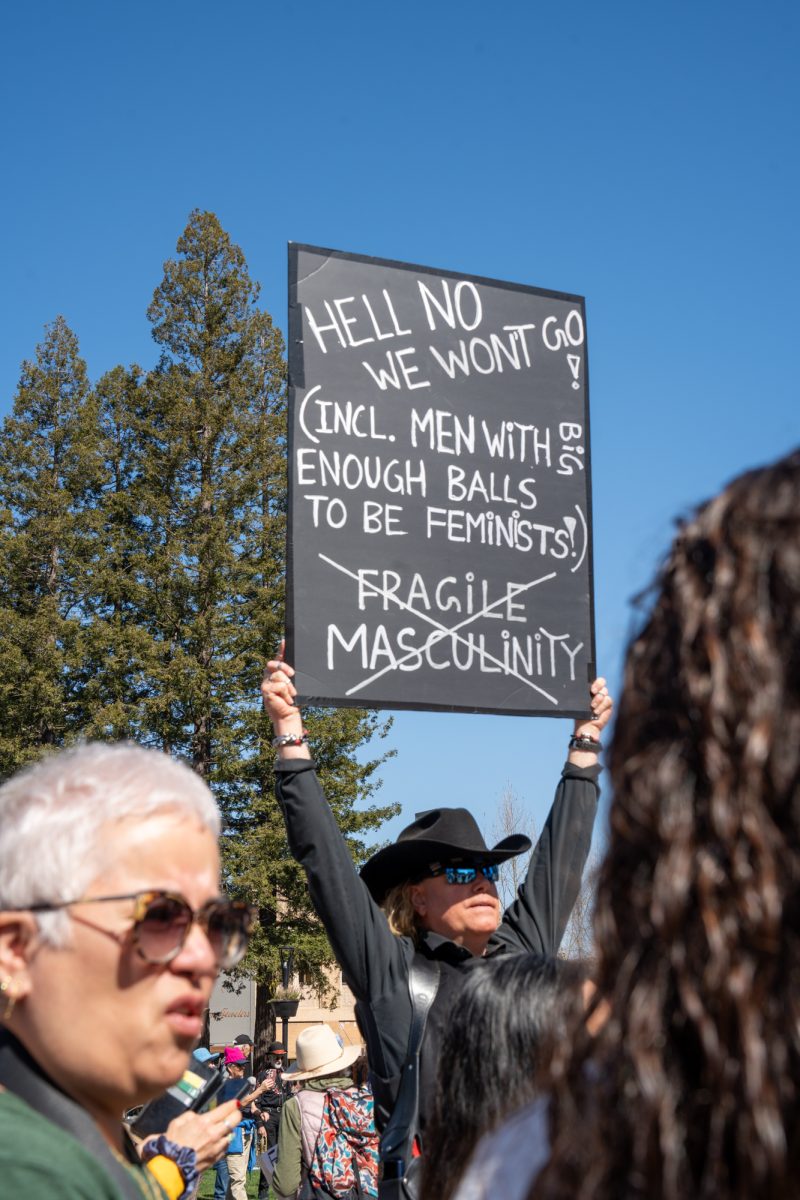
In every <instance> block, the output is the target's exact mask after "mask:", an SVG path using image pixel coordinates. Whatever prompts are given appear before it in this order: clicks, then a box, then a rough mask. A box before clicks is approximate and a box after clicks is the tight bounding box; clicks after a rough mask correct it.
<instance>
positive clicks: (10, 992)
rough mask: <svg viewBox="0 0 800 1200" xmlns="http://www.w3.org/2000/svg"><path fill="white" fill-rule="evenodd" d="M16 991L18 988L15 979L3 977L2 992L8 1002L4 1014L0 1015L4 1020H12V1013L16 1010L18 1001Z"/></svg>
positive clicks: (0, 983) (0, 989)
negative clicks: (15, 1006)
mask: <svg viewBox="0 0 800 1200" xmlns="http://www.w3.org/2000/svg"><path fill="white" fill-rule="evenodd" d="M15 991H16V989H15V988H14V981H13V979H3V980H2V982H0V993H2V996H3V999H4V1000H5V1002H6V1006H5V1008H4V1009H3V1012H2V1016H0V1019H2V1020H3V1021H10V1020H11V1014H12V1013H13V1011H14V1005H15V1004H16V1003H17V997H16V994H15Z"/></svg>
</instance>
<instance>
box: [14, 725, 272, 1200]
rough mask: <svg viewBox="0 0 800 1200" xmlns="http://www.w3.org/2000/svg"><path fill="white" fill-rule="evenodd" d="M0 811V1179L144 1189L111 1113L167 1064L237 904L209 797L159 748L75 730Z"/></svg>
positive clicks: (78, 1190)
mask: <svg viewBox="0 0 800 1200" xmlns="http://www.w3.org/2000/svg"><path fill="white" fill-rule="evenodd" d="M0 826H2V829H3V837H2V839H0V1023H1V1024H2V1030H1V1031H0V1179H2V1180H3V1189H4V1193H7V1194H8V1195H10V1196H24V1197H25V1198H26V1200H45V1198H47V1200H50V1198H51V1197H53V1196H58V1197H59V1200H73V1198H74V1200H78V1198H81V1200H82V1198H83V1197H85V1196H87V1195H91V1196H92V1197H93V1200H120V1198H121V1197H122V1198H125V1200H130V1198H131V1197H133V1198H134V1200H138V1198H139V1197H141V1196H146V1197H155V1196H160V1195H161V1194H162V1193H161V1190H160V1187H159V1185H158V1184H157V1182H156V1181H155V1178H154V1176H153V1174H152V1173H150V1172H146V1171H145V1170H144V1169H143V1168H142V1166H141V1163H140V1160H139V1158H138V1156H137V1154H136V1152H135V1149H134V1148H133V1146H132V1144H131V1142H130V1140H129V1138H128V1136H127V1134H126V1132H125V1130H124V1129H123V1125H122V1121H121V1114H122V1113H123V1112H125V1111H127V1110H128V1109H131V1108H133V1107H135V1106H137V1105H140V1104H145V1103H146V1102H147V1101H148V1100H151V1099H153V1098H154V1097H156V1096H157V1095H159V1094H160V1093H162V1092H163V1091H164V1089H165V1088H167V1087H169V1086H170V1085H171V1084H173V1083H174V1082H175V1081H176V1080H178V1079H179V1078H180V1077H181V1075H182V1073H183V1071H184V1070H185V1068H186V1066H187V1063H188V1062H189V1056H190V1054H191V1052H192V1049H193V1047H194V1046H195V1045H196V1044H197V1041H198V1039H199V1038H200V1036H201V1034H202V1032H203V1019H204V1013H205V1009H206V1007H207V1005H208V1000H209V997H210V994H211V989H212V986H213V984H214V981H215V979H216V976H217V974H218V972H219V971H220V970H227V969H229V968H230V967H232V966H234V965H235V964H236V963H237V962H239V960H240V959H241V958H242V956H243V955H244V953H245V950H246V949H247V942H248V937H249V934H250V930H251V927H252V924H253V919H254V914H253V912H252V910H251V909H250V908H249V906H248V905H246V904H244V903H242V902H240V901H238V900H233V899H230V898H228V897H227V896H224V895H222V894H221V893H220V870H219V852H218V846H217V841H218V836H219V829H220V818H219V812H218V809H217V806H216V803H215V801H214V799H213V797H212V795H211V793H210V791H209V789H208V787H207V785H206V784H205V783H204V781H203V780H202V779H200V777H199V776H198V775H196V774H195V773H194V772H193V771H192V770H190V769H189V768H188V767H187V766H185V765H183V764H181V763H179V762H176V761H174V760H172V759H170V758H169V757H168V756H167V755H165V754H161V753H159V752H157V751H155V750H146V749H144V748H142V747H139V746H132V745H118V746H112V745H99V744H90V745H84V746H78V747H76V748H74V749H71V750H66V751H63V752H61V753H58V754H53V755H50V756H48V757H46V758H44V759H42V761H40V762H38V763H35V764H33V765H32V766H30V767H28V768H26V769H25V770H23V771H20V772H18V773H17V774H16V775H14V776H12V777H11V778H10V779H9V780H7V781H6V782H5V783H4V784H3V785H2V787H0ZM160 1157H162V1158H163V1157H164V1156H163V1155H162V1156H160ZM162 1166H164V1169H165V1170H166V1169H167V1164H166V1163H162ZM173 1166H174V1167H175V1170H176V1171H178V1172H179V1171H180V1164H174V1163H173ZM173 1174H174V1172H173Z"/></svg>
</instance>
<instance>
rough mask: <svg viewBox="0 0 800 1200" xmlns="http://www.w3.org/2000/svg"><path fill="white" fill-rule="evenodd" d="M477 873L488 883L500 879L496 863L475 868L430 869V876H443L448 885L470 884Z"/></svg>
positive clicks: (436, 867)
mask: <svg viewBox="0 0 800 1200" xmlns="http://www.w3.org/2000/svg"><path fill="white" fill-rule="evenodd" d="M479 872H480V874H481V875H483V876H484V878H485V879H488V880H489V882H490V883H497V880H498V879H499V878H500V867H499V866H498V864H497V863H484V864H483V866H475V867H440V866H439V865H438V864H436V865H434V866H432V867H431V869H430V874H431V875H432V876H434V877H435V876H437V875H444V877H445V879H446V880H447V882H448V883H472V882H473V881H474V880H475V879H477V877H478V873H479Z"/></svg>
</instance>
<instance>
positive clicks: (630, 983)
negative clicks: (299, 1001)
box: [0, 451, 800, 1200]
mask: <svg viewBox="0 0 800 1200" xmlns="http://www.w3.org/2000/svg"><path fill="white" fill-rule="evenodd" d="M641 603H642V607H643V617H642V621H641V628H640V630H639V631H638V632H637V633H636V634H635V636H634V637H633V639H632V641H631V644H630V646H629V648H628V652H627V656H626V663H625V671H624V678H623V685H622V693H621V697H620V702H619V704H618V705H617V712H616V719H615V726H614V733H613V738H612V740H611V742H610V745H609V747H608V748H607V762H608V768H609V773H610V778H611V783H612V791H613V794H612V797H611V802H610V810H609V831H608V838H607V846H606V850H605V856H604V859H603V863H602V866H601V869H600V873H599V879H598V884H597V897H596V905H595V914H594V951H593V955H592V957H591V959H590V960H588V961H586V962H584V963H577V964H576V963H567V962H563V961H561V960H559V958H558V950H559V944H560V941H561V937H562V934H563V932H564V929H565V926H566V923H567V921H568V919H569V916H570V912H571V909H572V906H573V904H574V901H575V898H576V895H577V893H578V889H579V887H580V884H581V877H582V873H583V869H584V865H585V861H586V856H587V853H588V849H589V845H590V841H591V837H592V830H593V825H594V820H595V815H596V811H597V797H598V788H597V777H598V773H599V765H598V756H599V754H600V751H601V748H602V745H601V740H602V738H603V736H604V734H605V732H606V731H607V727H608V724H609V721H610V718H611V715H612V711H613V708H614V706H613V704H612V700H611V697H610V696H609V693H608V688H607V686H606V684H605V681H604V680H603V679H598V680H596V681H595V682H594V683H593V684H592V685H591V688H590V694H589V698H588V708H587V714H588V715H587V717H586V719H585V720H581V721H578V722H576V724H575V728H574V730H573V733H572V736H571V738H570V739H569V745H568V748H567V750H568V753H567V761H566V763H565V766H564V769H563V771H562V775H561V778H560V780H559V781H558V785H557V788H556V793H555V799H554V802H553V806H552V808H551V811H550V815H549V817H548V819H547V822H546V824H545V827H544V829H543V832H542V835H541V837H540V838H539V841H538V843H537V845H536V847H535V848H534V849H533V853H532V857H531V861H530V866H529V869H528V872H527V875H526V878H525V879H524V881H523V883H522V885H521V886H520V889H519V892H518V894H517V896H516V898H515V899H514V901H513V902H512V904H511V905H510V906H509V907H508V908H507V909H506V911H505V912H501V911H500V902H499V899H498V892H497V875H498V870H499V867H500V865H501V864H502V863H503V862H505V861H507V860H508V859H509V858H512V857H514V856H515V855H518V854H521V853H524V852H526V851H527V850H528V849H529V848H530V843H529V842H528V839H527V838H525V837H523V836H521V835H510V836H509V837H506V838H504V839H503V840H502V841H500V842H499V843H497V844H496V845H489V844H488V843H487V842H486V841H485V840H484V838H483V835H482V834H481V831H480V829H479V828H478V826H477V824H476V822H475V820H474V818H473V817H472V816H471V814H470V813H469V812H467V811H466V810H465V809H462V808H452V807H444V806H442V807H435V808H431V809H429V810H427V811H425V812H422V813H420V814H419V815H418V816H417V818H416V819H415V820H414V821H413V822H412V823H411V824H410V825H409V826H407V828H406V829H404V830H403V831H402V833H401V834H400V835H399V837H398V838H397V839H396V841H395V842H394V843H392V844H391V845H388V846H385V847H384V848H382V849H381V850H379V851H378V852H377V853H376V854H375V855H373V857H372V858H371V859H370V860H369V861H368V862H367V863H366V864H365V865H364V866H363V867H362V868H361V871H360V873H359V872H357V871H356V869H355V868H354V866H353V862H352V858H351V855H350V852H349V850H348V848H347V846H346V844H345V842H344V840H343V838H342V836H341V834H340V832H339V830H338V828H337V825H336V821H335V818H334V816H333V814H332V812H331V809H330V807H329V806H328V804H327V801H326V799H325V796H324V794H323V791H322V789H321V786H320V783H319V780H318V779H317V776H316V773H315V769H314V763H313V759H312V757H311V751H310V748H309V745H308V740H307V736H306V734H305V732H304V729H303V722H302V715H301V713H300V711H299V709H298V708H297V706H296V703H295V689H294V685H293V683H292V675H293V672H292V669H291V666H290V665H289V664H288V663H286V662H285V661H284V660H283V657H282V656H280V657H277V658H275V659H274V660H272V661H271V662H270V663H269V664H268V667H267V672H266V675H265V679H264V683H263V687H262V692H263V698H264V703H265V707H266V710H267V713H268V715H269V718H270V720H271V722H272V726H273V731H274V743H273V744H274V746H275V750H276V794H277V796H278V799H279V802H280V805H281V809H282V812H283V816H284V819H285V822H286V831H287V837H288V843H289V847H290V849H291V852H292V853H293V855H294V856H295V858H296V859H297V861H298V862H299V863H300V864H301V865H302V867H303V868H304V870H305V872H306V876H307V879H308V887H309V891H310V895H311V898H312V900H313V902H314V905H315V908H316V911H317V913H318V914H319V917H320V919H321V920H322V922H323V924H324V926H325V929H326V931H327V933H328V937H329V939H330V942H331V946H332V948H333V951H334V954H335V955H336V958H337V960H338V962H339V964H340V966H341V968H342V972H343V977H344V979H345V981H346V982H347V984H348V985H349V987H350V988H351V990H352V991H353V993H354V996H355V998H356V1016H357V1020H358V1023H359V1028H360V1030H361V1033H362V1036H363V1039H364V1048H365V1054H364V1056H362V1053H361V1047H359V1046H343V1045H342V1044H341V1042H340V1041H339V1040H338V1039H337V1038H336V1036H335V1034H334V1031H333V1030H332V1029H329V1028H328V1027H327V1026H324V1025H322V1026H316V1027H313V1026H312V1027H311V1028H309V1029H307V1030H305V1031H303V1032H302V1033H301V1034H300V1035H299V1036H298V1039H297V1046H296V1050H295V1053H296V1062H295V1065H294V1066H293V1067H288V1068H287V1067H286V1066H285V1062H286V1056H285V1054H284V1053H283V1052H284V1050H285V1047H283V1046H282V1045H281V1044H280V1043H273V1044H272V1045H271V1046H270V1047H269V1050H268V1053H267V1054H266V1055H265V1057H264V1061H263V1062H261V1061H259V1060H258V1055H256V1060H257V1065H258V1067H259V1070H258V1074H257V1075H256V1076H255V1078H253V1079H248V1075H249V1074H251V1072H250V1071H249V1070H248V1067H249V1062H250V1057H249V1056H250V1054H251V1052H252V1049H253V1048H252V1045H251V1044H250V1043H249V1041H248V1040H247V1039H245V1041H244V1043H241V1042H240V1043H239V1044H234V1045H232V1046H230V1047H228V1048H226V1050H225V1053H224V1059H225V1064H226V1070H227V1080H226V1082H225V1084H224V1085H223V1088H222V1090H221V1091H220V1092H219V1093H218V1096H217V1104H216V1106H215V1107H212V1108H210V1109H208V1110H207V1111H205V1112H203V1113H195V1112H191V1111H190V1112H186V1113H185V1114H183V1115H181V1116H178V1117H176V1118H175V1119H174V1120H173V1121H171V1122H170V1123H168V1124H167V1126H166V1128H165V1129H164V1130H163V1132H158V1133H157V1134H156V1135H154V1136H148V1137H147V1138H145V1139H137V1138H136V1137H135V1136H132V1135H131V1131H130V1130H129V1129H128V1128H127V1127H126V1126H125V1125H124V1124H123V1123H122V1121H121V1114H123V1113H125V1112H127V1111H129V1110H130V1109H131V1108H132V1107H133V1106H136V1105H143V1104H146V1103H147V1102H148V1101H152V1100H154V1098H156V1097H158V1096H159V1095H160V1094H161V1093H163V1092H164V1090H165V1089H170V1088H171V1087H173V1086H174V1085H175V1083H176V1080H179V1079H180V1078H181V1073H182V1072H183V1071H184V1070H185V1068H186V1063H187V1059H188V1057H189V1055H190V1054H191V1053H192V1051H193V1050H195V1049H196V1047H197V1044H198V1040H199V1039H200V1036H201V1033H202V1030H203V1014H204V1011H205V1008H206V1006H207V1003H208V999H209V995H210V991H211V987H212V984H213V981H214V978H215V976H216V974H217V972H218V971H219V970H221V969H227V968H230V967H231V966H234V965H235V964H236V963H237V962H238V961H240V959H241V957H242V956H243V954H244V952H245V950H246V946H247V939H248V936H249V933H250V930H251V927H252V922H253V913H252V912H251V910H250V909H249V907H248V906H247V905H246V904H243V903H241V902H239V901H235V900H231V899H229V898H227V897H225V896H224V895H223V894H222V893H221V891H220V882H219V860H218V851H217V839H218V836H219V814H218V811H217V808H216V805H215V803H214V800H213V798H212V796H211V794H210V792H209V790H208V788H207V787H206V785H205V783H204V782H203V781H202V780H201V779H199V777H198V776H197V775H195V774H193V772H191V771H190V770H189V769H188V768H187V767H184V766H182V765H181V764H178V763H175V762H173V761H171V760H170V759H169V758H168V757H167V756H165V755H161V754H157V753H156V752H154V751H151V750H144V749H141V748H137V747H131V746H97V745H94V746H85V747H79V748H77V749H73V750H69V751H66V752H62V753H59V754H56V755H53V756H51V757H48V758H45V759H43V760H42V761H41V762H39V763H37V764H35V765H33V766H32V767H29V768H27V769H26V770H25V771H23V772H20V773H19V774H18V775H16V776H14V777H13V778H12V779H10V780H9V781H7V782H6V783H5V784H4V785H3V786H2V787H0V820H2V828H3V837H2V840H1V841H0V1021H1V1022H2V1032H0V1179H1V1180H2V1181H3V1187H4V1189H5V1191H4V1193H3V1194H4V1195H5V1194H8V1195H9V1196H19V1197H25V1198H26V1200H27V1198H29V1197H30V1198H32V1200H38V1198H39V1197H42V1198H44V1197H45V1196H47V1197H51V1196H54V1195H58V1196H59V1197H63V1198H64V1200H73V1197H74V1198H89V1197H91V1198H93V1200H94V1198H99V1200H104V1198H107V1200H120V1197H128V1198H130V1197H132V1196H133V1197H141V1196H154V1197H159V1196H160V1197H163V1196H164V1195H168V1196H171V1197H176V1198H177V1197H178V1196H182V1197H184V1198H188V1197H189V1196H191V1195H193V1194H195V1192H196V1187H197V1181H198V1173H199V1170H200V1169H202V1168H203V1167H205V1166H209V1165H211V1164H212V1163H215V1162H216V1163H219V1164H220V1166H218V1168H217V1184H218V1187H219V1194H218V1197H217V1200H222V1198H223V1197H231V1200H239V1198H240V1197H241V1196H243V1195H244V1194H245V1192H244V1191H243V1190H242V1189H243V1187H244V1179H245V1177H246V1174H247V1170H248V1167H249V1166H251V1165H252V1162H253V1158H254V1155H255V1152H256V1151H257V1150H258V1149H259V1146H260V1147H261V1148H262V1149H267V1148H268V1149H269V1150H271V1151H272V1152H273V1153H272V1155H271V1157H270V1158H265V1159H262V1162H263V1164H264V1171H263V1175H262V1179H261V1190H260V1195H261V1196H262V1197H264V1196H266V1195H267V1194H268V1190H269V1187H270V1186H271V1188H272V1191H273V1194H274V1195H275V1196H277V1197H278V1200H289V1198H290V1197H291V1198H294V1200H311V1198H313V1197H328V1196H335V1197H337V1198H338V1200H343V1198H345V1197H347V1200H360V1198H362V1197H365V1196H375V1197H378V1196H379V1197H380V1200H401V1198H403V1197H405V1198H418V1200H489V1198H492V1200H495V1198H501V1200H566V1198H570V1200H590V1198H591V1200H645V1198H656V1200H687V1198H697V1200H745V1198H747V1200H751V1198H753V1197H758V1200H789V1197H793V1196H794V1195H795V1194H796V1193H797V1182H796V1180H797V1178H798V1177H799V1176H798V1168H800V1161H799V1160H800V1101H799V1099H798V1088H799V1087H800V1000H798V996H800V988H799V987H798V983H800V952H799V951H800V946H799V945H798V941H799V940H800V921H799V920H798V918H799V917H800V452H798V451H796V452H794V453H792V454H790V455H788V456H787V457H786V458H784V459H782V460H780V461H779V462H777V463H775V464H773V465H771V466H768V467H764V468H761V469H759V470H755V471H752V472H748V473H747V474H745V475H742V476H740V477H739V478H738V479H736V480H734V481H733V482H732V483H731V484H730V485H729V486H728V487H727V488H725V489H724V490H723V491H722V492H721V493H720V494H719V495H718V496H716V497H715V498H714V499H712V500H711V501H709V502H708V503H706V504H704V505H702V506H701V507H700V508H698V509H697V511H696V512H695V513H693V514H692V515H691V516H690V517H689V518H687V519H685V520H683V521H682V522H681V524H680V526H679V529H678V532H677V535H676V537H675V540H674V542H673V545H672V547H671V549H670V551H669V553H668V555H667V557H666V559H665V561H664V564H663V566H662V568H661V570H660V571H659V574H658V576H657V578H656V580H655V581H654V584H653V586H652V587H651V589H650V590H649V592H648V593H646V594H645V595H644V596H643V597H642V600H641ZM296 1088H299V1090H297V1091H295V1090H294V1089H296ZM131 1128H132V1131H133V1134H135V1131H136V1122H135V1121H134V1122H133V1125H132V1127H131Z"/></svg>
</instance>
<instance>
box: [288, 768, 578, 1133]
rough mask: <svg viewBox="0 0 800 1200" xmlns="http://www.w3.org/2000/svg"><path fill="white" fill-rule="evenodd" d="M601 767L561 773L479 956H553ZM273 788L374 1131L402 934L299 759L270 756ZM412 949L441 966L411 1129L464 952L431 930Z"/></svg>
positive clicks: (399, 1004) (387, 1081) (395, 1024)
mask: <svg viewBox="0 0 800 1200" xmlns="http://www.w3.org/2000/svg"><path fill="white" fill-rule="evenodd" d="M599 771H600V768H599V767H597V766H595V767H575V766H572V764H570V763H567V764H566V765H565V767H564V769H563V771H562V775H561V780H560V781H559V785H558V788H557V790H556V795H555V800H554V801H553V806H552V808H551V809H550V813H549V815H548V818H547V821H546V823H545V826H544V829H543V830H542V834H541V837H540V838H539V840H538V842H537V843H536V846H535V847H534V851H533V855H532V857H531V862H530V866H529V868H528V873H527V875H526V877H525V880H524V881H523V883H522V884H521V886H520V888H519V891H518V893H517V897H516V899H515V900H514V901H513V903H512V904H510V905H509V907H508V908H507V909H506V911H505V913H504V915H503V920H502V922H501V924H500V927H499V929H498V930H497V931H496V932H495V933H494V934H492V937H491V939H490V941H489V946H488V950H487V953H488V954H493V953H498V952H500V951H516V952H525V953H534V954H548V955H554V954H555V953H556V952H557V950H558V947H559V944H560V942H561V938H562V936H563V934H564V930H565V928H566V925H567V922H568V920H569V916H570V913H571V912H572V908H573V905H574V903H575V900H576V898H577V895H578V891H579V889H580V885H581V877H582V875H583V868H584V865H585V863H586V858H587V855H588V853H589V847H590V844H591V839H592V829H593V826H594V819H595V815H596V813H597V798H598V796H599V789H598V786H597V776H598V774H599ZM275 774H276V783H277V786H276V792H277V796H278V801H279V803H280V805H281V808H282V810H283V815H284V818H285V820H286V829H287V833H288V837H289V846H290V848H291V851H292V854H293V855H294V857H295V858H296V859H297V861H298V862H299V863H301V865H302V866H303V868H304V869H305V872H306V876H307V878H308V889H309V892H310V894H311V899H312V901H313V904H314V907H315V909H316V911H317V913H318V914H319V916H320V918H321V920H322V923H323V925H324V926H325V930H326V932H327V934H328V938H329V939H330V943H331V946H332V947H333V952H334V954H335V956H336V959H337V962H338V963H339V965H340V967H341V969H342V975H343V976H344V979H345V981H346V983H347V985H348V987H349V988H350V989H351V991H352V992H353V995H354V996H355V997H356V1017H357V1019H358V1022H359V1025H360V1027H361V1029H362V1031H363V1034H364V1037H365V1038H366V1042H367V1053H368V1057H369V1063H370V1070H371V1073H372V1084H373V1089H374V1091H375V1119H376V1124H377V1125H378V1128H379V1129H382V1128H383V1127H384V1126H385V1124H386V1121H387V1120H388V1117H389V1114H390V1113H391V1109H392V1106H393V1104H394V1099H395V1096H396V1091H397V1077H398V1075H399V1074H400V1072H401V1070H402V1066H403V1062H404V1061H405V1056H406V1048H407V1045H408V1034H409V1028H410V1024H411V1000H410V998H409V994H408V971H409V963H410V961H411V959H412V957H413V955H414V954H415V952H416V947H415V946H414V943H413V942H412V941H411V939H410V938H405V937H397V936H396V935H395V934H393V933H392V932H391V930H390V929H389V924H388V922H387V920H386V917H385V915H384V913H383V911H382V910H381V909H380V908H379V906H378V905H377V904H376V903H375V901H374V900H373V899H372V897H371V896H370V894H369V891H368V890H367V887H366V885H365V884H364V883H363V882H362V881H361V879H360V878H359V876H358V874H357V872H356V869H355V866H354V864H353V860H352V858H351V856H350V851H349V850H348V848H347V845H346V843H345V841H344V838H343V837H342V836H341V834H340V832H339V828H338V826H337V824H336V819H335V817H334V815H333V813H332V812H331V809H330V807H329V805H328V803H327V801H326V800H325V796H324V794H323V792H322V788H321V787H320V784H319V780H318V779H317V776H316V774H315V772H314V764H313V763H312V762H311V761H309V760H308V759H282V760H279V761H278V762H277V763H276V768H275ZM419 952H420V953H422V954H424V955H426V957H428V958H435V959H437V960H438V961H439V964H440V983H439V991H438V993H437V996H436V999H435V1001H434V1003H433V1007H432V1009H431V1012H430V1014H429V1017H428V1026H427V1029H426V1031H425V1040H424V1042H423V1047H422V1055H421V1083H420V1130H421V1131H424V1128H425V1123H426V1118H427V1114H428V1112H429V1110H430V1107H431V1104H432V1101H433V1088H434V1083H435V1072H436V1062H437V1059H438V1056H439V1046H440V1041H441V1032H442V1030H443V1028H444V1024H445V1022H446V1020H447V1016H448V1013H449V1010H450V1006H451V1005H452V1002H453V999H454V996H455V991H456V989H457V987H458V984H459V982H460V981H459V976H460V975H461V974H462V972H461V967H462V966H463V964H464V963H465V962H468V961H469V960H470V959H472V957H473V956H472V954H470V952H469V951H468V950H465V949H464V948H463V947H461V946H457V945H455V943H453V942H451V941H449V940H448V939H447V938H444V937H440V936H439V935H438V934H435V933H427V934H425V935H424V936H423V938H422V941H421V945H420V947H419Z"/></svg>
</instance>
